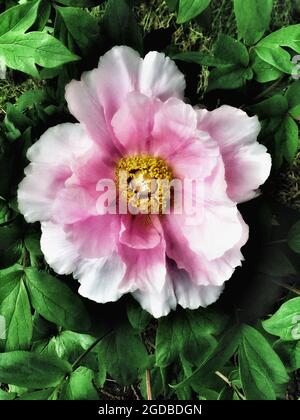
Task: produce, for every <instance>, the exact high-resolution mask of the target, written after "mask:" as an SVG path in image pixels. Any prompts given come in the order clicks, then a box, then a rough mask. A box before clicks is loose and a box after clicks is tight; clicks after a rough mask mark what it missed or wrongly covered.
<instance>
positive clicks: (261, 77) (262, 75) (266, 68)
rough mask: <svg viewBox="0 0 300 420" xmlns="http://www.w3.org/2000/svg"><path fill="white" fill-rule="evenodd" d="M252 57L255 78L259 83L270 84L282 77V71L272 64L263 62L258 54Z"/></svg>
mask: <svg viewBox="0 0 300 420" xmlns="http://www.w3.org/2000/svg"><path fill="white" fill-rule="evenodd" d="M251 55H252V61H253V62H252V70H253V71H254V73H255V78H256V80H257V81H258V82H259V83H268V82H272V81H273V80H277V79H279V78H280V77H281V76H282V74H283V73H282V71H280V70H278V69H276V68H275V67H273V66H271V65H270V64H268V63H266V62H265V61H264V60H262V59H261V58H260V57H259V56H258V55H257V54H255V53H254V50H253V53H252V54H251Z"/></svg>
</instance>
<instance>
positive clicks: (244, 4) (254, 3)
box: [234, 0, 273, 45]
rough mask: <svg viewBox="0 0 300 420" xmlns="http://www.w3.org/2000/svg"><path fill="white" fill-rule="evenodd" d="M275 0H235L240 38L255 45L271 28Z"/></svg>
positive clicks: (248, 43)
mask: <svg viewBox="0 0 300 420" xmlns="http://www.w3.org/2000/svg"><path fill="white" fill-rule="evenodd" d="M272 8H273V0H265V1H263V2H262V1H261V0H234V13H235V17H236V21H237V28H238V35H239V39H243V40H244V41H245V43H246V44H247V45H254V44H255V43H256V42H257V41H259V40H260V39H261V38H262V36H263V35H264V33H265V32H266V30H267V29H268V28H269V25H270V20H271V13H272Z"/></svg>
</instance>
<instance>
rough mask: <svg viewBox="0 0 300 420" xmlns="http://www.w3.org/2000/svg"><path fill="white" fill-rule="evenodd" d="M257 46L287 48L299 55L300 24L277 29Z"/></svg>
mask: <svg viewBox="0 0 300 420" xmlns="http://www.w3.org/2000/svg"><path fill="white" fill-rule="evenodd" d="M258 45H262V46H269V47H271V48H272V47H274V46H278V45H280V46H281V47H288V48H291V49H292V50H294V51H296V52H297V53H300V24H297V25H291V26H287V27H286V28H282V29H279V30H278V31H276V32H273V33H271V34H270V35H268V36H267V37H265V38H264V39H262V40H261V41H260V42H259V44H258Z"/></svg>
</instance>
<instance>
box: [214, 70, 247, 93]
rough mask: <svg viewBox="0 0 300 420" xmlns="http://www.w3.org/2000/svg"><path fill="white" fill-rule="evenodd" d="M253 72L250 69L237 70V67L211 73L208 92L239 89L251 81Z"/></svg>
mask: <svg viewBox="0 0 300 420" xmlns="http://www.w3.org/2000/svg"><path fill="white" fill-rule="evenodd" d="M252 77H253V72H252V70H251V69H250V68H248V69H246V68H237V67H236V66H231V65H229V66H226V67H225V66H224V67H222V68H221V67H220V68H216V69H214V70H212V71H211V72H210V76H209V84H208V89H207V92H210V91H212V90H215V89H238V88H240V87H242V86H244V85H245V83H246V81H247V80H251V79H252Z"/></svg>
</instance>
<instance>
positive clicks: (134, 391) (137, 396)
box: [131, 385, 140, 400]
mask: <svg viewBox="0 0 300 420" xmlns="http://www.w3.org/2000/svg"><path fill="white" fill-rule="evenodd" d="M131 389H132V392H133V393H134V396H135V398H136V399H137V400H140V397H139V394H138V393H137V392H136V389H135V387H134V386H133V385H131Z"/></svg>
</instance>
